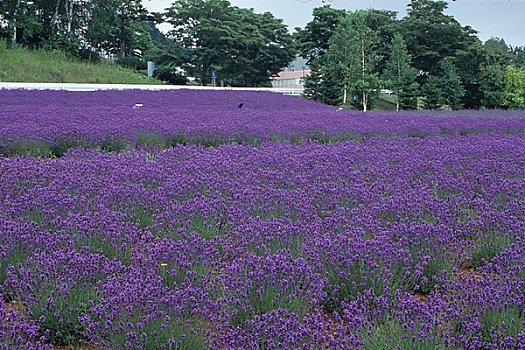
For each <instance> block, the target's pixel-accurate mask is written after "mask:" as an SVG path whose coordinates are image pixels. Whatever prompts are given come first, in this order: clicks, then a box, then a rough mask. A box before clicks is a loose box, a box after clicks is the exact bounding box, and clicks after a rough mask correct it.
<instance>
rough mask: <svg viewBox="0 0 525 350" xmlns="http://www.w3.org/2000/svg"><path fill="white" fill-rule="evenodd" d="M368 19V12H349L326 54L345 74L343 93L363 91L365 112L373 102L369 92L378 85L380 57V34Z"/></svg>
mask: <svg viewBox="0 0 525 350" xmlns="http://www.w3.org/2000/svg"><path fill="white" fill-rule="evenodd" d="M366 18H367V13H366V11H356V12H355V13H352V14H350V15H348V16H347V17H346V18H345V19H344V20H343V21H342V22H341V24H340V26H339V27H338V29H337V31H336V32H335V33H334V35H333V36H332V38H331V39H330V48H329V50H328V51H327V53H326V55H325V58H326V62H327V63H326V64H328V65H330V66H332V69H333V70H334V71H335V72H339V74H340V75H341V76H343V79H344V80H343V85H344V86H343V90H344V91H343V94H347V95H350V94H353V93H358V94H360V96H361V99H360V101H359V103H360V105H361V106H362V108H363V110H364V111H366V110H367V109H368V106H369V104H370V95H371V94H372V92H373V91H375V90H376V89H377V88H378V87H379V76H378V74H377V73H375V68H376V65H377V63H378V61H379V59H380V57H379V56H378V55H377V52H376V45H377V43H378V41H379V39H378V36H377V33H376V32H374V31H373V30H372V29H370V28H369V27H368V26H367V25H366ZM343 103H346V101H345V100H344V98H343Z"/></svg>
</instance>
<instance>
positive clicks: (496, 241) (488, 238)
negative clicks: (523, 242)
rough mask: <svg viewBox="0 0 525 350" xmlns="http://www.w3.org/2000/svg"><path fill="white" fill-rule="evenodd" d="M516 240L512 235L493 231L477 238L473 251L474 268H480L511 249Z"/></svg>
mask: <svg viewBox="0 0 525 350" xmlns="http://www.w3.org/2000/svg"><path fill="white" fill-rule="evenodd" d="M514 240H515V237H514V235H512V234H502V233H499V232H495V231H491V232H488V233H481V234H480V235H479V236H478V237H475V239H474V244H475V247H474V249H473V251H472V267H474V268H475V267H479V266H483V265H485V264H486V263H487V262H490V261H491V260H492V259H493V258H494V257H495V256H496V255H498V254H499V253H501V252H502V251H503V250H505V249H506V248H507V247H509V246H510V245H511V244H512V243H513V242H514Z"/></svg>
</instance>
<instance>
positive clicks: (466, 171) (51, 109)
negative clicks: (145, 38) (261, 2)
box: [0, 91, 525, 350]
mask: <svg viewBox="0 0 525 350" xmlns="http://www.w3.org/2000/svg"><path fill="white" fill-rule="evenodd" d="M137 103H140V104H143V106H142V107H140V108H133V106H134V105H135V104H137ZM240 103H244V105H243V107H242V108H238V105H239V104H240ZM0 105H2V110H1V111H0V142H1V143H2V145H1V147H2V148H0V153H1V154H2V156H1V157H0V293H1V294H2V297H1V298H0V349H65V348H68V347H69V348H71V349H171V350H174V349H181V350H182V349H187V350H190V349H367V350H369V349H392V350H394V349H451V350H452V349H489V350H491V349H509V350H515V349H525V314H524V310H525V118H524V117H525V112H523V111H521V112H505V111H498V112H496V111H484V112H459V113H458V115H457V116H454V115H453V114H449V115H436V114H434V113H422V114H420V115H416V114H414V113H410V114H403V113H386V112H382V113H369V114H362V113H357V112H350V111H337V109H336V108H334V107H330V106H325V105H321V104H316V103H313V102H310V101H307V100H304V99H300V98H295V97H285V96H280V95H274V94H271V93H265V92H205V91H198V92H197V91H177V92H144V91H127V92H115V91H113V92H86V93H78V92H76V93H73V92H50V91H41V92H30V91H0Z"/></svg>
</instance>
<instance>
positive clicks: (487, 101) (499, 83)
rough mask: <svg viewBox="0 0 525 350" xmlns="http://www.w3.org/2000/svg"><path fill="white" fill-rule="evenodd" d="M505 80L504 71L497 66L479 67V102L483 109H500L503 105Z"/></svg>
mask: <svg viewBox="0 0 525 350" xmlns="http://www.w3.org/2000/svg"><path fill="white" fill-rule="evenodd" d="M506 79H507V77H506V74H505V69H504V68H503V67H502V66H500V65H499V64H491V65H485V66H482V67H481V91H482V92H483V98H482V100H481V102H482V104H483V106H484V107H485V108H501V106H503V105H504V90H505V86H506Z"/></svg>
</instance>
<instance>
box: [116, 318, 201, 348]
mask: <svg viewBox="0 0 525 350" xmlns="http://www.w3.org/2000/svg"><path fill="white" fill-rule="evenodd" d="M136 309H137V308H136ZM144 316H145V315H143V314H142V313H141V312H140V311H135V312H134V314H127V315H124V316H122V317H119V318H118V319H116V320H114V323H115V324H118V322H122V324H123V325H124V327H123V329H122V330H120V331H119V332H117V333H116V334H111V345H112V349H126V348H129V347H130V345H131V344H133V348H139V349H163V348H166V349H170V350H205V349H207V348H208V347H207V346H206V342H205V339H204V336H203V335H202V334H199V333H198V332H197V331H195V330H194V329H193V327H192V326H191V324H189V322H188V321H187V320H179V319H177V318H176V317H175V316H174V315H170V316H171V317H170V316H168V317H157V318H153V319H149V318H148V320H144V319H145V317H144ZM130 333H134V334H138V336H137V337H134V338H129V337H128V335H129V334H130Z"/></svg>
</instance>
